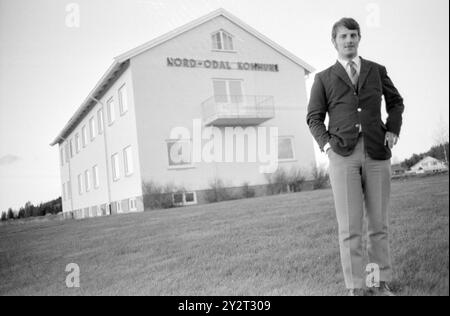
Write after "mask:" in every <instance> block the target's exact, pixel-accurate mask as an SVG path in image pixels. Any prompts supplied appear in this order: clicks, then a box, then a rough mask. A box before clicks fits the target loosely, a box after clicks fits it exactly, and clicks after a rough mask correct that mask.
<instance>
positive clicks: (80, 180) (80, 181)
mask: <svg viewBox="0 0 450 316" xmlns="http://www.w3.org/2000/svg"><path fill="white" fill-rule="evenodd" d="M78 194H79V195H82V194H83V176H82V175H81V173H80V174H79V175H78Z"/></svg>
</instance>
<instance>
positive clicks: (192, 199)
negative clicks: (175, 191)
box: [184, 192, 197, 204]
mask: <svg viewBox="0 0 450 316" xmlns="http://www.w3.org/2000/svg"><path fill="white" fill-rule="evenodd" d="M184 197H185V201H186V203H187V204H195V203H197V197H196V194H195V192H185V193H184Z"/></svg>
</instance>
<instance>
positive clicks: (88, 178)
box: [84, 169, 92, 193]
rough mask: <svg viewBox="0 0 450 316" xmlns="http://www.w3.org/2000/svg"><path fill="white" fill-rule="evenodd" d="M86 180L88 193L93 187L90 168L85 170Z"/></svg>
mask: <svg viewBox="0 0 450 316" xmlns="http://www.w3.org/2000/svg"><path fill="white" fill-rule="evenodd" d="M84 181H85V191H86V193H88V192H90V191H91V189H92V186H91V172H90V171H89V169H86V170H85V171H84Z"/></svg>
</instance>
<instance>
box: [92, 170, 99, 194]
mask: <svg viewBox="0 0 450 316" xmlns="http://www.w3.org/2000/svg"><path fill="white" fill-rule="evenodd" d="M92 176H93V178H94V188H96V189H97V188H98V187H99V186H100V179H99V177H98V166H97V165H95V166H94V167H92Z"/></svg>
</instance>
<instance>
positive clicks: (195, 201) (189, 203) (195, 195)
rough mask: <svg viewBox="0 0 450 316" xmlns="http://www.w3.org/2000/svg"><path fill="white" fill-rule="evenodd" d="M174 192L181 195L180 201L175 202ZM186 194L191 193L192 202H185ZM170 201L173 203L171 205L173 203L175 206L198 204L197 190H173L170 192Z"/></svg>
mask: <svg viewBox="0 0 450 316" xmlns="http://www.w3.org/2000/svg"><path fill="white" fill-rule="evenodd" d="M176 194H181V195H182V201H181V202H179V203H177V202H175V195H176ZM187 194H193V196H194V201H192V202H187V201H186V195H187ZM172 203H173V205H175V206H189V205H196V204H198V201H197V192H195V191H184V192H173V193H172Z"/></svg>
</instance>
